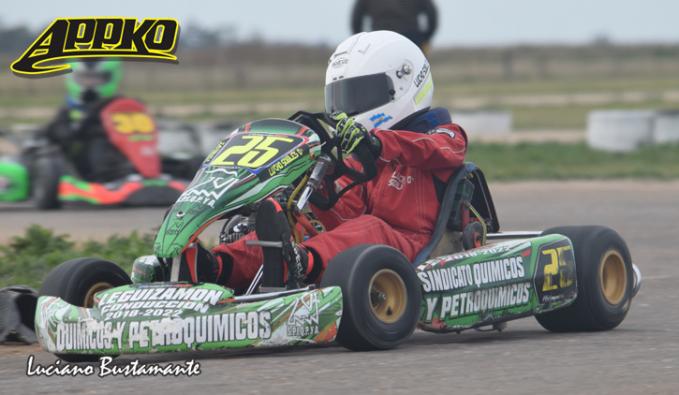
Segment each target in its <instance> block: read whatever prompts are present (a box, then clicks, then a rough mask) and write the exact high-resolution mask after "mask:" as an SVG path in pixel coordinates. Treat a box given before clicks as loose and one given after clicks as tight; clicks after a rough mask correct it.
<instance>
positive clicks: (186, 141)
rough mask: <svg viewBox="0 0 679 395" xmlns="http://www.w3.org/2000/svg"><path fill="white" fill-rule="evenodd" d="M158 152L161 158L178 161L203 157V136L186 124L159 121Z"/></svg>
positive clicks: (167, 120) (166, 120) (157, 121)
mask: <svg viewBox="0 0 679 395" xmlns="http://www.w3.org/2000/svg"><path fill="white" fill-rule="evenodd" d="M156 123H157V127H158V152H160V155H161V156H164V157H172V158H176V159H187V158H193V157H194V156H196V155H198V156H200V155H202V152H201V150H200V149H199V147H200V142H201V140H202V139H201V136H200V135H199V134H198V132H197V131H196V130H195V129H194V128H193V126H191V125H188V124H186V123H184V122H180V121H176V120H171V119H162V118H161V119H157V120H156Z"/></svg>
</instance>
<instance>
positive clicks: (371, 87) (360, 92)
mask: <svg viewBox="0 0 679 395" xmlns="http://www.w3.org/2000/svg"><path fill="white" fill-rule="evenodd" d="M393 96H394V87H393V84H392V82H391V79H390V78H389V77H387V75H386V74H384V73H380V74H371V75H363V76H360V77H354V78H347V79H346V80H339V81H334V82H332V83H330V84H328V85H326V86H325V111H326V112H328V113H333V112H338V111H341V112H345V113H347V114H349V115H356V114H360V113H362V112H366V111H368V110H372V109H373V108H377V107H379V106H382V105H384V104H387V103H389V101H391V99H392V98H393Z"/></svg>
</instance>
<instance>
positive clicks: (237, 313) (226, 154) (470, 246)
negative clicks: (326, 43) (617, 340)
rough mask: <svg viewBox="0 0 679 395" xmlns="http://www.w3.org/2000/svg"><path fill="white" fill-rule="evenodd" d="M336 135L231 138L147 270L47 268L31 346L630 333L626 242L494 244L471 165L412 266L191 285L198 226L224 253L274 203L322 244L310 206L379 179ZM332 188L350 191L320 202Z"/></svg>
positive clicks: (381, 254)
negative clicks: (490, 332) (306, 280)
mask: <svg viewBox="0 0 679 395" xmlns="http://www.w3.org/2000/svg"><path fill="white" fill-rule="evenodd" d="M324 124H325V126H324ZM333 125H334V124H333V123H332V120H331V119H330V118H329V117H328V116H327V115H326V114H312V113H306V112H298V113H297V114H295V115H294V116H293V117H291V118H290V120H280V119H266V120H261V121H256V122H251V123H247V124H245V125H244V126H242V127H240V128H239V129H237V130H236V131H235V132H234V133H233V134H231V135H230V136H229V137H228V138H227V139H225V140H223V141H222V142H220V143H219V145H218V146H217V147H216V148H215V149H214V150H213V152H212V153H210V154H209V155H208V156H207V158H206V159H205V161H204V163H203V165H202V167H201V169H200V170H199V171H198V173H197V174H196V176H195V178H194V179H193V181H192V183H191V184H190V185H189V187H188V188H187V190H186V191H185V192H184V193H183V194H182V195H181V196H180V197H179V199H177V202H176V203H175V204H174V205H173V206H172V207H171V208H170V209H169V210H168V211H167V213H166V215H165V218H164V220H163V222H162V225H161V227H160V229H159V231H158V234H157V237H156V239H155V245H154V255H149V256H144V257H140V258H138V259H137V260H136V261H135V262H134V264H133V270H132V275H131V278H130V276H128V275H127V274H126V273H125V272H124V271H123V270H122V269H121V268H120V267H119V266H117V265H116V264H114V263H112V262H108V261H105V260H101V259H96V258H82V259H75V260H71V261H68V262H65V263H62V264H61V265H59V266H58V267H56V268H55V269H54V270H53V271H52V272H50V273H49V275H48V276H47V278H46V279H45V280H44V283H43V285H42V289H41V290H40V294H41V296H40V297H39V300H38V303H37V311H36V314H35V328H36V333H37V336H38V338H39V341H40V343H41V345H42V347H43V348H44V349H46V350H47V351H49V352H52V353H55V354H56V355H58V356H59V357H61V358H63V359H65V360H69V361H83V360H92V359H96V358H98V356H102V355H112V356H114V355H118V354H126V353H150V352H169V351H190V350H214V349H231V348H244V347H261V346H281V345H301V344H323V343H329V342H332V341H334V340H337V341H338V342H339V344H341V345H343V346H345V347H347V348H349V349H351V350H372V349H389V348H392V347H395V346H396V345H398V344H399V343H401V342H403V341H405V340H406V339H407V338H408V337H409V336H410V335H411V334H412V333H413V331H414V330H415V328H416V327H419V328H421V329H423V330H426V331H432V332H450V331H461V330H465V329H470V328H484V327H491V328H495V329H502V328H503V325H504V323H505V322H507V321H510V320H514V319H517V318H521V317H526V316H530V315H533V316H535V317H536V318H537V320H538V322H539V323H540V324H541V325H542V326H543V327H545V328H547V329H548V330H550V331H599V330H608V329H612V328H615V327H616V326H617V325H619V324H620V323H621V322H622V320H623V319H624V318H625V315H626V314H627V312H628V310H629V308H630V304H631V301H632V298H633V297H634V295H635V294H636V292H637V291H638V289H639V287H640V284H641V275H640V273H639V270H638V269H637V267H636V266H634V265H633V264H632V262H631V257H630V254H629V251H628V249H627V246H626V244H625V242H624V241H623V239H622V238H621V237H620V236H619V235H618V234H617V233H616V232H615V231H613V230H611V229H609V228H606V227H601V226H580V227H578V226H575V227H558V228H552V229H548V230H546V231H539V232H506V233H502V232H500V231H499V227H500V225H499V222H498V218H497V215H496V212H495V208H494V205H493V201H492V198H491V195H490V193H489V190H488V187H487V184H486V181H485V178H484V176H483V172H482V171H481V170H480V169H478V168H477V167H476V166H474V165H473V164H471V163H467V164H465V165H464V166H463V167H461V168H460V169H458V170H457V171H456V173H455V174H454V175H453V176H452V177H451V179H450V180H449V181H448V183H447V187H446V189H445V193H444V194H443V197H442V199H441V200H442V201H441V206H440V213H439V216H438V220H437V222H436V226H435V231H434V232H433V234H432V237H431V241H430V242H429V244H428V245H427V246H426V247H425V248H424V249H423V250H422V251H421V252H420V253H419V255H418V256H417V258H416V259H415V261H414V262H409V261H408V259H406V257H405V256H404V255H403V254H402V253H401V252H399V251H397V250H395V249H394V248H391V247H388V246H384V245H358V246H355V247H353V248H350V249H348V250H346V251H343V252H341V253H340V254H339V255H337V256H336V257H335V258H334V259H332V260H331V261H330V262H328V264H327V268H326V269H325V272H324V273H323V274H322V278H321V279H320V281H319V283H318V284H306V285H305V286H302V287H298V286H295V285H294V284H298V283H299V282H298V281H299V280H300V279H299V278H296V277H298V276H297V275H296V274H295V271H294V270H292V269H291V270H286V269H285V267H284V263H283V260H282V259H281V261H280V262H275V261H273V262H270V261H269V260H267V261H266V264H263V265H262V267H261V268H260V271H259V272H258V274H257V276H256V277H255V279H254V280H253V281H252V283H251V284H250V286H249V287H248V288H247V290H244V291H241V292H238V294H236V292H235V291H234V290H232V289H228V288H225V287H223V286H221V285H218V284H213V283H202V282H200V281H199V279H200V278H201V273H200V267H201V266H200V265H199V256H200V251H199V250H198V247H197V242H198V241H197V240H198V236H199V235H200V234H201V232H202V231H203V230H204V229H206V227H207V226H208V225H209V224H212V223H213V222H215V221H224V225H223V226H222V234H221V235H220V239H222V240H235V239H237V238H239V237H242V235H243V234H245V233H246V232H247V231H248V229H252V221H253V218H256V215H253V214H255V213H256V211H257V207H258V203H259V202H261V201H262V200H264V199H265V198H267V197H270V196H275V197H277V198H280V196H281V195H283V196H286V197H287V203H286V205H285V207H286V211H287V215H288V219H289V221H290V223H291V226H292V229H295V232H294V233H295V238H296V239H297V240H301V239H303V238H304V237H306V236H305V234H306V235H310V236H313V235H314V234H315V233H316V232H318V229H317V226H315V224H314V223H313V220H312V219H310V218H309V214H308V210H307V209H308V206H309V201H310V199H313V204H314V205H316V206H317V207H320V208H325V209H328V208H330V207H332V206H333V205H334V204H335V203H336V202H337V200H338V199H339V198H340V197H341V196H342V194H343V193H344V192H345V191H346V190H348V188H351V187H352V185H355V184H358V183H361V182H366V181H368V180H370V179H371V177H373V176H374V174H375V172H376V169H375V162H374V159H372V157H371V156H370V155H371V154H370V153H369V150H368V148H367V147H364V146H362V145H359V147H358V149H357V154H356V155H355V157H356V158H357V160H358V162H359V163H360V164H361V166H359V167H350V166H347V165H346V162H345V161H344V158H343V157H342V154H341V151H339V150H338V149H337V142H336V138H335V136H334V133H333ZM341 176H348V177H349V178H351V179H353V183H351V184H350V185H347V186H346V188H344V189H342V190H338V191H336V190H335V189H334V188H319V186H320V185H322V183H324V182H326V183H327V185H334V184H335V181H336V180H337V179H338V178H339V177H341ZM322 189H326V191H325V192H323V193H320V192H319V191H321V190H322ZM249 242H250V244H251V245H252V248H259V247H263V248H280V247H281V245H282V243H280V242H272V241H257V240H249Z"/></svg>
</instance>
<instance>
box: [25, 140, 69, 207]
mask: <svg viewBox="0 0 679 395" xmlns="http://www.w3.org/2000/svg"><path fill="white" fill-rule="evenodd" d="M32 167H33V172H32V173H33V174H31V188H32V194H33V201H34V202H35V205H36V206H37V207H38V208H39V209H41V210H54V209H58V208H60V207H61V202H60V201H59V180H60V179H61V176H62V174H63V172H64V166H63V162H62V160H61V157H60V156H59V155H57V154H53V153H46V154H43V155H39V156H37V157H36V158H35V163H34V164H33V166H32Z"/></svg>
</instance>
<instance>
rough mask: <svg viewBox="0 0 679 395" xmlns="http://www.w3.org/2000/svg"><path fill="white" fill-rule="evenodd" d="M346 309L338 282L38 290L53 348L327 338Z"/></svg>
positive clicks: (110, 349) (176, 347)
mask: <svg viewBox="0 0 679 395" xmlns="http://www.w3.org/2000/svg"><path fill="white" fill-rule="evenodd" d="M179 289H181V296H178V297H174V298H173V296H172V293H173V292H174V291H177V290H179ZM179 292H180V291H177V292H176V293H175V296H176V295H178V294H179ZM105 294H108V296H106V295H105ZM114 295H115V296H114ZM140 295H141V296H142V297H141V298H140ZM140 299H141V300H140ZM133 300H134V301H133ZM213 302H214V303H213ZM146 305H148V306H151V307H148V308H147V307H144V306H146ZM170 305H172V306H175V307H176V306H181V307H179V308H175V307H173V308H169V309H168V308H167V306H170ZM158 306H163V307H158ZM168 311H169V312H171V313H172V314H170V315H169V316H163V315H167V313H168ZM155 313H162V315H155V316H154V314H155ZM341 316H342V291H341V289H340V288H339V287H327V288H322V289H314V290H306V291H300V292H296V293H292V294H285V293H283V294H271V295H270V297H268V298H267V297H266V295H263V296H261V297H260V298H250V299H246V300H244V301H240V300H239V298H237V297H236V298H234V297H233V296H232V292H231V291H230V290H228V289H226V288H222V287H219V286H217V285H214V284H201V285H195V286H191V285H189V284H176V283H153V284H138V285H128V286H123V287H118V288H114V289H110V290H106V291H103V292H100V293H98V294H97V297H96V298H95V306H94V307H93V308H82V307H77V306H74V305H71V304H69V303H66V302H65V301H64V300H62V299H60V298H57V297H51V296H41V297H40V298H39V300H38V305H37V309H36V316H35V322H36V325H35V329H36V335H37V337H38V339H39V341H40V344H41V345H42V347H43V348H44V349H45V350H47V351H49V352H52V353H57V354H94V355H117V354H129V353H152V352H172V351H192V350H216V349H231V348H246V347H263V346H290V345H297V344H323V343H329V342H332V341H334V339H335V336H336V334H337V328H338V327H339V323H340V318H341Z"/></svg>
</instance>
